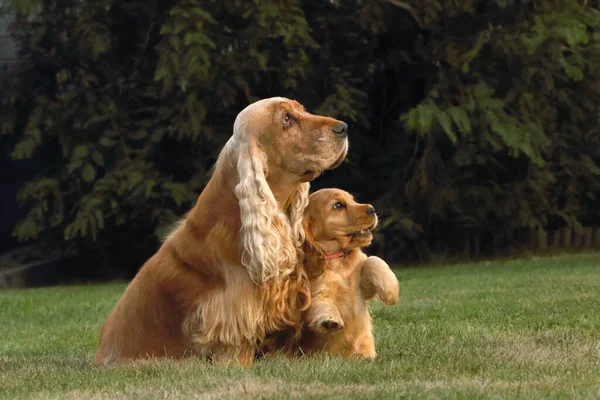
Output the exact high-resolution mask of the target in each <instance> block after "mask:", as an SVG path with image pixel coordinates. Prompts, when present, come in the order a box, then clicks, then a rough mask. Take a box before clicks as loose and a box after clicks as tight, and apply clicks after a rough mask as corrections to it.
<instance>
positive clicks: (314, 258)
mask: <svg viewBox="0 0 600 400" xmlns="http://www.w3.org/2000/svg"><path fill="white" fill-rule="evenodd" d="M313 224H314V220H313V219H312V218H311V217H310V216H309V217H305V218H304V221H303V224H302V225H303V227H304V235H305V241H304V246H303V248H304V257H305V258H304V270H305V271H306V274H307V276H308V278H309V279H315V278H317V277H318V276H320V275H322V274H323V272H325V264H326V262H325V261H324V260H323V252H321V250H319V249H318V248H317V247H316V246H315V245H314V243H315V239H314V237H313V235H312V226H313Z"/></svg>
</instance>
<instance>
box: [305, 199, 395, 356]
mask: <svg viewBox="0 0 600 400" xmlns="http://www.w3.org/2000/svg"><path fill="white" fill-rule="evenodd" d="M377 222H378V220H377V215H376V214H375V209H374V208H373V207H372V206H371V205H369V204H358V203H357V202H356V201H355V200H354V199H353V197H352V196H351V195H350V194H349V193H347V192H345V191H343V190H339V189H323V190H319V191H317V192H315V193H313V194H312V195H310V197H309V206H308V208H307V209H306V211H305V217H304V227H305V235H306V245H305V269H306V272H307V273H308V275H309V276H310V291H311V296H312V301H311V304H310V307H309V308H308V310H307V311H306V313H305V315H304V320H305V323H306V329H305V330H304V332H303V333H302V336H301V338H300V343H299V345H298V348H297V349H296V353H300V354H311V353H316V352H325V353H328V354H331V355H336V356H342V357H352V356H359V357H367V358H373V357H375V356H376V351H375V341H374V338H373V333H372V322H371V315H370V312H369V309H368V306H367V300H370V299H372V298H374V297H375V296H376V295H379V297H380V298H381V299H382V300H383V302H384V303H385V304H387V305H392V304H395V303H396V302H397V301H398V295H399V284H398V280H397V278H396V276H395V275H394V273H393V272H392V271H391V269H390V267H389V266H388V265H387V263H386V262H385V261H383V260H382V259H381V258H379V257H374V256H371V257H367V256H366V255H365V254H364V253H363V252H362V251H361V248H363V247H365V246H368V245H369V244H370V243H371V241H372V233H371V231H372V230H373V229H374V228H375V226H376V225H377ZM330 257H334V258H330ZM328 258H330V259H328Z"/></svg>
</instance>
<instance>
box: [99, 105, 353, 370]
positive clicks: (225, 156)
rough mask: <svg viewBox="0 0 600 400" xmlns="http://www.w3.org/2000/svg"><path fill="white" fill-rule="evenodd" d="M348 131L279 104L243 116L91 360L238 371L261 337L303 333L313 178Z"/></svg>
mask: <svg viewBox="0 0 600 400" xmlns="http://www.w3.org/2000/svg"><path fill="white" fill-rule="evenodd" d="M346 131H347V125H346V124H345V123H343V122H341V121H338V120H335V119H333V118H328V117H323V116H317V115H312V114H309V113H308V112H306V111H305V110H304V108H303V107H302V105H300V104H299V103H297V102H296V101H292V100H288V99H285V98H282V97H274V98H269V99H265V100H260V101H257V102H255V103H253V104H251V105H249V106H248V107H246V108H245V109H244V110H243V111H242V112H240V113H239V114H238V116H237V118H236V120H235V123H234V125H233V136H232V137H231V138H230V139H229V141H228V142H227V144H226V145H225V147H224V148H223V150H222V151H221V153H220V155H219V157H218V160H217V162H216V166H215V168H214V173H213V175H212V177H211V179H210V181H209V182H208V184H207V185H206V187H205V188H204V190H203V191H202V193H201V194H200V196H199V197H198V201H197V203H196V205H195V207H194V208H193V209H192V210H191V211H190V212H189V213H188V214H187V216H186V217H185V219H184V220H183V221H182V222H181V223H180V224H179V225H178V227H177V228H176V229H175V230H174V231H173V232H172V233H171V234H170V235H169V236H168V237H167V239H166V240H165V241H164V243H163V244H162V246H161V247H160V248H159V250H158V251H157V253H156V254H155V255H154V256H152V257H151V258H150V259H149V260H148V261H147V262H146V263H145V264H144V265H143V267H142V268H141V269H140V271H139V272H138V274H137V275H136V276H135V278H134V279H133V280H132V281H131V283H130V284H129V286H128V287H127V289H126V290H125V293H124V294H123V296H122V297H121V299H120V300H119V302H118V303H117V305H116V307H115V308H114V309H113V311H112V312H111V313H110V315H109V316H108V318H107V320H106V321H105V323H104V325H103V327H102V330H101V333H100V347H99V349H98V352H97V355H96V363H97V364H100V365H106V364H110V363H113V362H115V361H121V360H128V359H136V358H144V357H157V356H166V357H172V358H181V357H184V356H187V355H191V354H195V355H201V356H206V357H210V358H211V359H213V360H215V361H217V362H224V363H229V362H238V363H240V364H243V365H245V364H249V363H251V362H252V359H253V357H254V353H255V349H256V348H257V347H258V346H260V345H261V343H262V342H263V340H264V338H265V336H266V335H267V334H269V333H271V332H276V331H280V330H283V329H288V328H289V327H299V326H300V324H301V313H302V310H303V309H306V307H307V305H308V303H309V302H310V294H309V289H308V281H307V278H306V274H305V272H304V270H303V267H302V258H303V252H302V246H303V243H304V234H303V229H302V218H303V211H304V209H305V207H306V205H307V202H308V188H309V183H308V182H309V181H311V180H313V179H314V178H315V177H317V176H318V175H319V174H320V173H321V172H322V171H323V170H326V169H332V168H335V167H337V166H338V165H339V164H340V163H341V162H342V160H343V159H344V158H345V156H346V153H347V150H348V140H347V135H346V133H347V132H346Z"/></svg>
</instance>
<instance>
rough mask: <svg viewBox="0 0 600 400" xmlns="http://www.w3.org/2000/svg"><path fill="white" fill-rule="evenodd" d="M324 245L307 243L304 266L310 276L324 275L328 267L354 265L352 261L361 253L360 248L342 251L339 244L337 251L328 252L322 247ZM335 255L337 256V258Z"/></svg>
mask: <svg viewBox="0 0 600 400" xmlns="http://www.w3.org/2000/svg"><path fill="white" fill-rule="evenodd" d="M336 243H337V242H336ZM322 244H323V243H322V242H319V243H318V244H316V245H315V244H311V243H309V242H306V243H305V246H304V264H305V268H306V272H307V273H308V274H309V276H313V275H314V276H318V275H320V274H321V273H323V271H324V270H325V268H327V267H329V268H335V266H339V265H345V264H347V263H348V262H350V263H352V261H353V260H354V259H355V258H356V257H358V255H359V254H360V253H361V251H360V248H358V247H355V248H352V249H340V245H339V243H338V244H337V250H335V251H332V252H327V250H325V249H324V247H323V246H321V245H322ZM340 253H341V254H340ZM328 255H331V257H328ZM333 255H335V257H334V256H333Z"/></svg>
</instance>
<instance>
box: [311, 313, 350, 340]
mask: <svg viewBox="0 0 600 400" xmlns="http://www.w3.org/2000/svg"><path fill="white" fill-rule="evenodd" d="M312 326H313V329H314V330H316V331H317V332H320V333H324V334H327V335H331V334H334V333H337V332H339V331H341V330H342V329H344V321H342V320H341V319H337V318H334V317H332V316H323V318H320V319H318V320H317V321H315V323H314V324H313V325H312Z"/></svg>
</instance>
